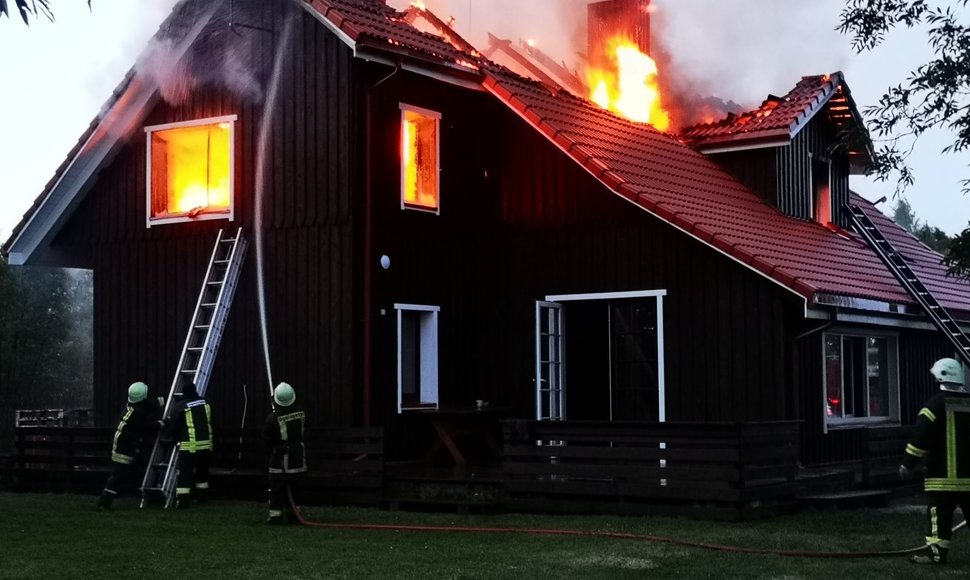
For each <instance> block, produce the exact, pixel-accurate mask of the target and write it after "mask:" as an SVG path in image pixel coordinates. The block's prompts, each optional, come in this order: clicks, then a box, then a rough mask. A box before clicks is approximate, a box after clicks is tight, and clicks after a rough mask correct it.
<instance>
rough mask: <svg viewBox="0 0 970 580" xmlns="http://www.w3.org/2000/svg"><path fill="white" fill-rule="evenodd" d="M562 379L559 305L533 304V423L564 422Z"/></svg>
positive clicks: (551, 303) (560, 306) (552, 303)
mask: <svg viewBox="0 0 970 580" xmlns="http://www.w3.org/2000/svg"><path fill="white" fill-rule="evenodd" d="M562 375H563V373H562V305H560V304H557V303H555V302H541V301H537V302H536V378H535V382H536V419H538V420H540V421H561V420H563V419H565V414H564V411H563V410H564V408H565V406H564V403H565V401H564V400H563V381H562Z"/></svg>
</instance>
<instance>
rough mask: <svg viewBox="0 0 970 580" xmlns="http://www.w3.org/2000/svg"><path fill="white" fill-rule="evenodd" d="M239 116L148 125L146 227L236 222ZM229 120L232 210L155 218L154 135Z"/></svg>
mask: <svg viewBox="0 0 970 580" xmlns="http://www.w3.org/2000/svg"><path fill="white" fill-rule="evenodd" d="M238 119H239V116H238V115H223V116H221V117H207V118H205V119H193V120H191V121H180V122H177V123H165V124H164V125H151V126H148V127H145V227H148V228H151V227H153V226H160V225H165V224H176V223H184V222H199V221H208V220H228V221H234V220H235V217H236V121H237V120H238ZM221 123H229V210H228V212H211V213H210V212H203V213H201V214H199V215H198V216H197V217H190V216H189V215H188V214H177V215H169V216H166V217H163V218H153V217H152V134H154V133H156V132H158V131H167V130H169V129H184V128H186V127H199V126H202V125H218V124H221Z"/></svg>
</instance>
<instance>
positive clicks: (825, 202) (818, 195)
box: [811, 156, 832, 227]
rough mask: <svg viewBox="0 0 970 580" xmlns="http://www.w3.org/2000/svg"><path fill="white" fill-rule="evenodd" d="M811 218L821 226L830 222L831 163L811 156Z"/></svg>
mask: <svg viewBox="0 0 970 580" xmlns="http://www.w3.org/2000/svg"><path fill="white" fill-rule="evenodd" d="M811 195H812V217H813V218H814V219H815V221H817V222H818V223H820V224H822V225H823V226H826V227H827V226H828V225H829V224H830V223H831V222H832V162H831V161H830V160H828V159H825V158H823V157H820V156H812V190H811Z"/></svg>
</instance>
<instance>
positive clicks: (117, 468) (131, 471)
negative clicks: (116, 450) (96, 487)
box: [98, 461, 138, 507]
mask: <svg viewBox="0 0 970 580" xmlns="http://www.w3.org/2000/svg"><path fill="white" fill-rule="evenodd" d="M137 479H138V465H137V464H136V463H135V462H134V461H132V462H131V463H116V462H112V463H111V475H109V476H108V481H107V482H106V483H105V484H104V491H102V492H101V497H99V498H98V507H111V502H113V501H114V499H115V498H116V497H118V496H119V495H122V494H126V493H134V492H135V490H136V489H137V485H138V483H137Z"/></svg>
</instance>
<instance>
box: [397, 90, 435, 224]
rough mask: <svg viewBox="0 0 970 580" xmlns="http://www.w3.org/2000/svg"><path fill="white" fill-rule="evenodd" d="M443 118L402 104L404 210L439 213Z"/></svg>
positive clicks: (402, 204) (431, 112)
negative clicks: (439, 135) (440, 149)
mask: <svg viewBox="0 0 970 580" xmlns="http://www.w3.org/2000/svg"><path fill="white" fill-rule="evenodd" d="M440 125H441V114H440V113H436V112H434V111H429V110H427V109H421V108H419V107H412V106H411V105H405V104H401V141H402V143H401V209H416V210H421V211H428V212H433V213H438V212H439V210H440V205H439V196H438V193H439V180H438V169H439V166H438V159H439V156H438V155H439V140H438V133H439V127H440Z"/></svg>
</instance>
